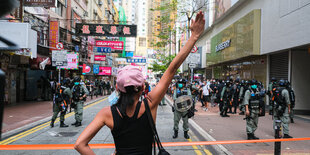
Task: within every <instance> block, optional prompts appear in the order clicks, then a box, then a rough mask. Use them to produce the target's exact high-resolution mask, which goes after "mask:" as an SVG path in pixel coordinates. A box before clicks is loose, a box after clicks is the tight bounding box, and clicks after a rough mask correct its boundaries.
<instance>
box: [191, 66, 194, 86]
mask: <svg viewBox="0 0 310 155" xmlns="http://www.w3.org/2000/svg"><path fill="white" fill-rule="evenodd" d="M193 78H194V68H191V83H192V82H193Z"/></svg>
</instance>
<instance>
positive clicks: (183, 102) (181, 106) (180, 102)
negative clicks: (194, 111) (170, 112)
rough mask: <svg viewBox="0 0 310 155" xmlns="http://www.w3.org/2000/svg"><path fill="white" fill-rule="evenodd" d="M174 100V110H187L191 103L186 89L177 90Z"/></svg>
mask: <svg viewBox="0 0 310 155" xmlns="http://www.w3.org/2000/svg"><path fill="white" fill-rule="evenodd" d="M176 97H177V98H176V100H175V102H174V108H175V110H177V111H179V112H186V111H187V110H189V109H190V108H191V107H192V105H193V101H192V97H191V96H190V95H188V94H187V89H184V90H183V91H180V90H177V96H176Z"/></svg>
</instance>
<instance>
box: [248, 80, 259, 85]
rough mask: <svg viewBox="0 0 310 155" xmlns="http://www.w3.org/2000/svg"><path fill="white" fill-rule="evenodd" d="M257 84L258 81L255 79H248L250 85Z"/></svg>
mask: <svg viewBox="0 0 310 155" xmlns="http://www.w3.org/2000/svg"><path fill="white" fill-rule="evenodd" d="M257 84H258V82H257V80H255V79H252V80H251V81H250V85H257Z"/></svg>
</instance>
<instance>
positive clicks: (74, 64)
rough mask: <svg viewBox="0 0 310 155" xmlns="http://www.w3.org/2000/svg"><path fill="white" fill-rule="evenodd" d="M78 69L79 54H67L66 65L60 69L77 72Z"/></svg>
mask: <svg viewBox="0 0 310 155" xmlns="http://www.w3.org/2000/svg"><path fill="white" fill-rule="evenodd" d="M78 67H79V54H78V53H75V52H72V53H67V65H63V66H61V67H60V68H61V69H69V70H77V69H78Z"/></svg>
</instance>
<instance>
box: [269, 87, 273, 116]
mask: <svg viewBox="0 0 310 155" xmlns="http://www.w3.org/2000/svg"><path fill="white" fill-rule="evenodd" d="M273 85H274V84H273V82H270V84H269V86H268V92H269V94H270V95H269V113H270V112H271V113H270V115H272V110H273V101H272V97H273V95H272V93H271V92H272V89H273Z"/></svg>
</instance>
